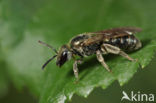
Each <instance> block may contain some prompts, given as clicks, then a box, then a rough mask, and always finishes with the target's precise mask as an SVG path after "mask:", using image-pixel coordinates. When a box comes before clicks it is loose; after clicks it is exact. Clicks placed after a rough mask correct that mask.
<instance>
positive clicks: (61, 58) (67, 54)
mask: <svg viewBox="0 0 156 103" xmlns="http://www.w3.org/2000/svg"><path fill="white" fill-rule="evenodd" d="M71 56H72V53H71V51H70V50H69V47H68V46H67V45H63V46H62V47H61V48H60V50H59V51H58V55H57V61H56V65H57V66H59V67H61V66H62V65H63V64H64V63H65V62H66V61H68V60H69V59H71Z"/></svg>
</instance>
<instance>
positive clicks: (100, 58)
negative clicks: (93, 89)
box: [96, 50, 111, 72]
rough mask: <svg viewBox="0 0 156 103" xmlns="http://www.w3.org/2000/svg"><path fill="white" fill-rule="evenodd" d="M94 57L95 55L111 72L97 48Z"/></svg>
mask: <svg viewBox="0 0 156 103" xmlns="http://www.w3.org/2000/svg"><path fill="white" fill-rule="evenodd" d="M96 57H97V59H98V61H99V62H100V63H101V64H102V65H103V66H104V67H105V68H106V70H107V71H109V72H111V70H110V69H109V67H108V65H107V64H106V63H105V61H104V58H103V56H102V54H101V52H100V51H99V50H98V51H96Z"/></svg>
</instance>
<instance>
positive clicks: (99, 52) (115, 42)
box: [39, 27, 142, 80]
mask: <svg viewBox="0 0 156 103" xmlns="http://www.w3.org/2000/svg"><path fill="white" fill-rule="evenodd" d="M140 31H141V29H140V28H135V27H123V28H113V29H108V30H103V31H98V32H86V33H82V34H79V35H77V36H75V37H73V38H72V39H71V40H70V41H69V43H68V44H67V45H63V46H62V47H61V48H60V49H59V50H58V51H57V50H56V49H55V48H53V47H52V46H50V45H48V44H46V43H44V42H42V41H39V43H41V44H43V45H45V46H47V47H49V48H51V49H52V50H53V51H54V52H55V53H56V55H54V56H53V57H51V58H50V59H49V60H48V61H47V62H46V63H45V64H44V65H43V66H42V69H44V68H45V66H46V65H47V64H48V63H49V62H50V61H51V60H53V59H54V58H55V57H56V58H57V60H56V65H57V66H59V67H61V66H62V65H63V64H64V63H65V62H66V61H68V60H70V59H72V58H73V59H74V60H75V61H74V63H73V71H74V75H75V77H76V79H77V80H78V78H79V77H78V64H81V63H82V61H83V58H84V57H88V56H90V55H94V54H95V55H96V57H97V60H98V61H99V62H100V63H101V64H102V65H103V67H104V68H105V69H106V70H107V71H109V72H111V70H110V69H109V66H108V65H107V64H106V62H105V60H104V57H103V54H104V55H105V54H117V55H121V56H123V57H125V58H126V59H128V60H130V61H136V59H133V58H131V57H130V56H129V55H128V54H127V53H126V52H131V51H135V50H137V49H140V48H141V47H142V44H141V42H140V40H139V39H137V38H136V37H135V36H134V34H135V33H137V32H140ZM76 56H78V57H80V58H79V59H75V57H76Z"/></svg>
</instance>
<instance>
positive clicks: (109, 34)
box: [84, 27, 141, 45]
mask: <svg viewBox="0 0 156 103" xmlns="http://www.w3.org/2000/svg"><path fill="white" fill-rule="evenodd" d="M140 31H141V29H140V28H135V27H124V28H113V29H108V30H103V31H98V32H89V33H88V34H90V35H91V36H92V37H91V38H89V39H88V40H86V41H85V42H84V44H85V45H90V44H92V43H95V42H98V41H101V40H103V39H104V38H106V39H110V38H116V37H122V36H127V35H133V34H135V33H137V32H140Z"/></svg>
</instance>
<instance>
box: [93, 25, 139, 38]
mask: <svg viewBox="0 0 156 103" xmlns="http://www.w3.org/2000/svg"><path fill="white" fill-rule="evenodd" d="M137 32H141V29H140V28H135V27H124V28H113V29H108V30H103V31H98V32H94V33H96V34H102V35H104V37H121V36H126V35H132V34H135V33H137Z"/></svg>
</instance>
